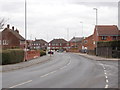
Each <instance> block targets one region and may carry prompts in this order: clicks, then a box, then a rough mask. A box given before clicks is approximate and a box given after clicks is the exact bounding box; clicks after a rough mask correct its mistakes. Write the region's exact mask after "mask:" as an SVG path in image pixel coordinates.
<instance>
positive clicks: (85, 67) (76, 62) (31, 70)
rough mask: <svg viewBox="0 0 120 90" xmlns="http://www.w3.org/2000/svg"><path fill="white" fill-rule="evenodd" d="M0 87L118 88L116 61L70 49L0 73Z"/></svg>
mask: <svg viewBox="0 0 120 90" xmlns="http://www.w3.org/2000/svg"><path fill="white" fill-rule="evenodd" d="M2 79H3V80H2V81H3V82H2V84H3V85H2V86H3V88H118V62H117V61H95V60H90V59H87V58H85V57H82V56H79V55H77V54H72V53H55V54H54V55H53V56H52V57H51V60H50V61H48V62H45V63H41V64H36V65H33V66H30V67H26V68H23V69H20V70H15V71H9V72H4V73H3V74H2Z"/></svg>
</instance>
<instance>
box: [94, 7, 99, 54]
mask: <svg viewBox="0 0 120 90" xmlns="http://www.w3.org/2000/svg"><path fill="white" fill-rule="evenodd" d="M93 10H95V11H96V33H97V40H96V55H98V52H97V42H98V30H97V24H98V9H97V8H93Z"/></svg>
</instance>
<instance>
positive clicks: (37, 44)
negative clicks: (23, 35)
mask: <svg viewBox="0 0 120 90" xmlns="http://www.w3.org/2000/svg"><path fill="white" fill-rule="evenodd" d="M47 46H48V42H46V41H45V40H43V39H35V41H33V42H32V49H42V50H46V49H47Z"/></svg>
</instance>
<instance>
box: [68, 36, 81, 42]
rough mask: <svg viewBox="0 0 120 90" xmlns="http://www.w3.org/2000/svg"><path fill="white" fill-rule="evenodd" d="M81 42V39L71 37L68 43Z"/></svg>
mask: <svg viewBox="0 0 120 90" xmlns="http://www.w3.org/2000/svg"><path fill="white" fill-rule="evenodd" d="M82 40H83V38H82V37H73V38H72V39H71V40H70V42H81V41H82Z"/></svg>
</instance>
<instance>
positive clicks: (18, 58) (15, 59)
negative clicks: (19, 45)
mask: <svg viewBox="0 0 120 90" xmlns="http://www.w3.org/2000/svg"><path fill="white" fill-rule="evenodd" d="M0 54H2V65H6V64H15V63H19V62H22V61H23V59H24V51H23V50H21V49H9V50H3V51H2V53H0Z"/></svg>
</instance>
